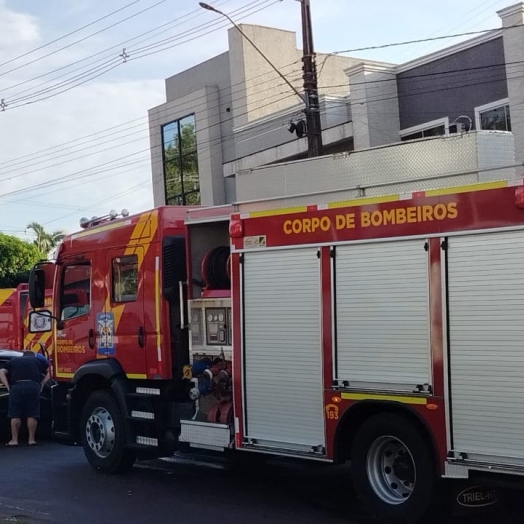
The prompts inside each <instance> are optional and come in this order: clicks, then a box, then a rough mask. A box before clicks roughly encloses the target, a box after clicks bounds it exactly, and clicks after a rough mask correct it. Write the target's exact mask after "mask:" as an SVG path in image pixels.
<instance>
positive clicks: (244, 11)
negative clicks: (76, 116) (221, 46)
mask: <svg viewBox="0 0 524 524" xmlns="http://www.w3.org/2000/svg"><path fill="white" fill-rule="evenodd" d="M165 1H166V0H162V2H165ZM261 1H262V3H267V2H268V1H269V0H254V1H252V2H250V3H249V4H247V5H246V6H243V7H241V8H239V9H237V10H235V11H233V13H234V14H235V16H237V15H243V16H250V15H252V14H255V13H257V12H258V11H259V10H256V11H252V12H249V11H250V10H252V9H251V8H249V7H248V6H250V5H252V4H256V3H260V2H261ZM162 2H159V3H162ZM155 5H157V4H155ZM152 7H154V6H152ZM266 7H269V6H265V7H264V8H266ZM164 25H165V24H164ZM203 25H205V26H213V25H217V22H213V23H207V24H203ZM226 25H227V24H222V25H221V26H219V27H217V28H216V29H215V30H213V31H217V30H219V29H222V28H223V27H226ZM197 27H201V26H197ZM213 31H210V32H213ZM199 32H200V30H198V31H195V29H194V28H193V29H190V30H187V31H185V32H183V33H181V35H191V34H195V33H196V34H197V36H196V37H194V38H189V39H186V40H184V41H182V42H179V43H178V44H175V45H174V46H170V48H172V47H175V46H177V45H182V44H184V43H187V42H189V41H192V40H195V39H196V38H200V37H201V36H204V35H206V34H209V33H210V32H207V33H203V34H201V35H198V33H199ZM143 34H144V33H143ZM173 38H180V35H177V36H176V37H171V39H173ZM131 40H133V39H131ZM124 43H125V42H124ZM120 45H122V44H119V45H118V46H112V47H110V48H108V49H107V50H105V51H102V52H99V53H95V54H93V55H91V56H89V57H85V58H83V59H80V60H77V61H75V62H72V63H70V64H68V65H67V66H62V67H60V68H57V69H55V70H53V71H51V72H48V73H45V74H42V75H38V76H37V77H34V78H32V79H29V80H25V81H23V82H19V83H18V84H15V85H12V86H8V87H6V88H4V89H3V91H2V92H3V93H5V92H6V91H8V90H10V89H13V88H15V87H18V86H21V85H24V84H27V83H29V82H32V81H34V80H37V79H39V78H42V77H44V76H47V75H49V74H52V73H54V72H57V71H60V70H63V69H67V68H69V67H71V66H73V65H75V64H78V63H81V62H83V61H85V60H88V59H89V58H93V57H95V56H97V55H100V54H104V53H106V52H107V51H108V50H110V49H115V48H117V47H118V48H119V49H122V48H121V47H120ZM164 50H165V49H161V50H158V51H156V52H163V51H164ZM156 52H155V53H156ZM155 53H150V54H155ZM46 56H47V55H46ZM126 57H129V52H127V51H126ZM42 58H43V57H42ZM113 58H114V59H117V60H118V57H113ZM125 60H126V61H127V58H125ZM107 61H108V58H101V59H98V60H96V61H94V62H92V63H90V64H88V65H87V67H88V66H89V65H93V64H97V63H100V62H104V63H107ZM121 63H124V61H123V60H119V64H121ZM84 67H86V66H82V67H81V68H78V69H76V70H74V71H73V72H75V71H78V70H81V69H83V68H84ZM70 73H71V72H67V73H64V74H62V75H59V76H58V77H57V78H55V79H53V80H57V79H58V78H61V77H63V76H68V75H69V74H70ZM0 76H2V74H0ZM47 83H49V81H46V82H43V83H41V84H40V85H44V84H47ZM37 87H38V86H37ZM32 89H34V88H29V89H26V90H24V91H22V92H20V93H18V94H17V93H15V94H14V95H12V97H11V98H8V99H7V104H8V107H7V108H6V109H14V108H16V107H20V106H23V105H26V104H20V103H19V104H16V102H17V98H16V97H17V96H20V95H21V94H23V93H26V92H27V91H31V90H32ZM58 94H60V93H58ZM38 95H39V91H36V92H34V93H32V94H31V95H27V97H25V99H28V98H34V97H37V96H38ZM4 99H5V97H4ZM13 104H14V105H13Z"/></svg>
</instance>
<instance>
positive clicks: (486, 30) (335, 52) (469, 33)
mask: <svg viewBox="0 0 524 524" xmlns="http://www.w3.org/2000/svg"><path fill="white" fill-rule="evenodd" d="M521 25H523V24H515V25H513V26H511V27H500V28H497V29H483V30H481V31H467V32H464V33H456V34H452V35H442V36H433V37H428V38H420V39H418V40H407V41H405V42H393V43H390V44H381V45H374V46H368V47H358V48H354V49H345V50H343V51H334V52H332V53H330V55H340V54H342V53H356V52H358V51H373V50H375V49H385V48H387V47H397V46H403V45H411V44H420V43H422V42H433V41H435V40H446V39H450V38H458V37H461V36H472V35H480V34H485V33H491V32H494V31H505V30H508V29H513V28H515V27H519V26H521Z"/></svg>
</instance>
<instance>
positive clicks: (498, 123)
mask: <svg viewBox="0 0 524 524" xmlns="http://www.w3.org/2000/svg"><path fill="white" fill-rule="evenodd" d="M480 128H481V129H485V130H496V131H511V118H510V114H509V105H504V106H500V107H494V108H493V109H488V110H487V111H481V113H480Z"/></svg>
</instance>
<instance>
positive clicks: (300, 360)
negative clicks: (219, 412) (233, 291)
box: [243, 248, 324, 449]
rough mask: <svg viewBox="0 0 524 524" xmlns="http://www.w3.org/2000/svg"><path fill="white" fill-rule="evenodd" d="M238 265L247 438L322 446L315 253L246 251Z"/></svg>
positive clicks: (267, 442)
mask: <svg viewBox="0 0 524 524" xmlns="http://www.w3.org/2000/svg"><path fill="white" fill-rule="evenodd" d="M243 266H244V268H243V273H244V277H243V296H244V299H243V316H244V319H243V321H244V326H243V327H244V366H245V395H246V398H245V402H246V413H247V415H246V418H247V421H246V425H247V427H246V429H247V436H248V437H249V438H252V439H256V440H257V441H258V442H259V443H260V444H264V445H273V446H280V447H288V448H296V449H302V448H304V449H306V448H309V447H310V446H319V445H324V423H323V405H322V359H321V337H320V263H319V259H318V257H317V250H316V249H311V248H308V249H293V250H286V251H267V252H266V251H264V252H253V253H246V254H245V255H244V262H243Z"/></svg>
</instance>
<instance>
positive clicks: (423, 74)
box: [0, 61, 524, 169]
mask: <svg viewBox="0 0 524 524" xmlns="http://www.w3.org/2000/svg"><path fill="white" fill-rule="evenodd" d="M523 62H524V61H518V62H508V63H506V64H504V63H500V64H489V65H485V66H476V67H471V68H464V69H460V70H459V69H452V70H447V71H440V72H432V73H420V74H415V75H404V76H403V79H404V80H408V79H409V80H412V79H420V78H424V77H433V76H436V75H440V76H444V75H453V74H455V73H457V74H461V75H462V74H464V73H465V72H469V71H477V70H486V69H491V68H502V67H504V66H505V65H506V66H508V67H509V66H514V65H516V64H520V63H523ZM294 63H297V61H295V62H294ZM294 63H292V64H289V65H293V64H294ZM289 65H287V66H285V67H288V66H289ZM294 72H295V70H293V71H292V72H291V73H294ZM260 76H264V75H258V77H260ZM256 78H257V77H253V78H250V79H248V80H247V81H248V82H249V81H251V80H254V79H256ZM393 80H395V81H396V80H397V78H396V77H393V78H391V79H379V80H370V81H366V82H357V83H354V84H352V85H353V86H355V85H363V84H372V83H382V82H388V81H393ZM271 81H272V79H269V80H266V82H271ZM266 82H263V83H266ZM240 84H243V82H239V83H238V84H236V85H240ZM260 85H261V84H260ZM345 85H346V84H339V85H335V86H326V87H325V88H324V89H329V88H333V87H344V86H345ZM467 85H475V84H467ZM231 87H233V86H230V87H229V88H228V90H230V89H231ZM272 88H273V87H271V88H269V89H272ZM224 91H225V90H224ZM239 92H244V89H243V88H242V89H240V90H238V91H236V92H233V93H239ZM261 92H263V91H261ZM233 93H232V94H233ZM414 94H416V93H413V92H412V93H408V94H407V95H406V96H413V95H414ZM399 96H400V97H402V95H399ZM205 98H206V96H205V95H204V96H202V97H200V99H204V100H205ZM244 98H245V97H238V98H236V99H235V98H233V99H232V102H235V101H238V100H242V99H244ZM197 100H198V99H197ZM197 100H195V101H197ZM380 100H382V99H381V98H378V99H370V100H368V101H380ZM201 105H203V106H206V105H207V104H206V103H205V102H204V103H203V104H201ZM176 107H177V106H174V108H173V109H176ZM198 107H199V105H193V106H192V109H193V110H194V111H196V110H197V109H198ZM144 118H146V117H143V118H140V119H136V120H132V121H131V122H134V121H137V120H142V119H144ZM121 125H123V124H121ZM121 125H120V126H114V127H121ZM134 127H139V126H134ZM109 129H113V128H109ZM140 132H141V131H140ZM99 133H102V132H99ZM118 133H120V131H119V132H117V133H115V134H118ZM138 133H139V132H137V133H132V134H138ZM96 134H97V133H95V135H96ZM88 136H90V135H88ZM126 136H131V135H125V136H124V137H120V138H125V137H126ZM103 138H107V137H103ZM114 140H118V139H114ZM114 140H111V141H110V142H112V141H114ZM73 142H76V140H75V141H73ZM66 144H67V143H66ZM98 145H100V144H98ZM98 145H95V146H91V147H98ZM55 147H57V146H55ZM48 149H52V148H48ZM84 149H89V148H84ZM45 151H47V150H44V151H43V152H45ZM76 152H77V151H75V153H76ZM40 153H41V152H40ZM67 155H68V154H65V155H61V156H67ZM29 156H30V155H29ZM46 156H47V155H46ZM20 158H25V157H20ZM12 162H13V160H11V161H4V162H2V163H0V166H1V165H2V164H4V165H5V164H6V163H12ZM22 163H25V162H19V163H17V164H14V165H12V166H9V168H11V167H15V166H16V165H20V164H22ZM40 163H41V158H39V161H38V164H40ZM28 167H29V166H28ZM0 169H2V168H1V167H0ZM4 169H5V168H4Z"/></svg>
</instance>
